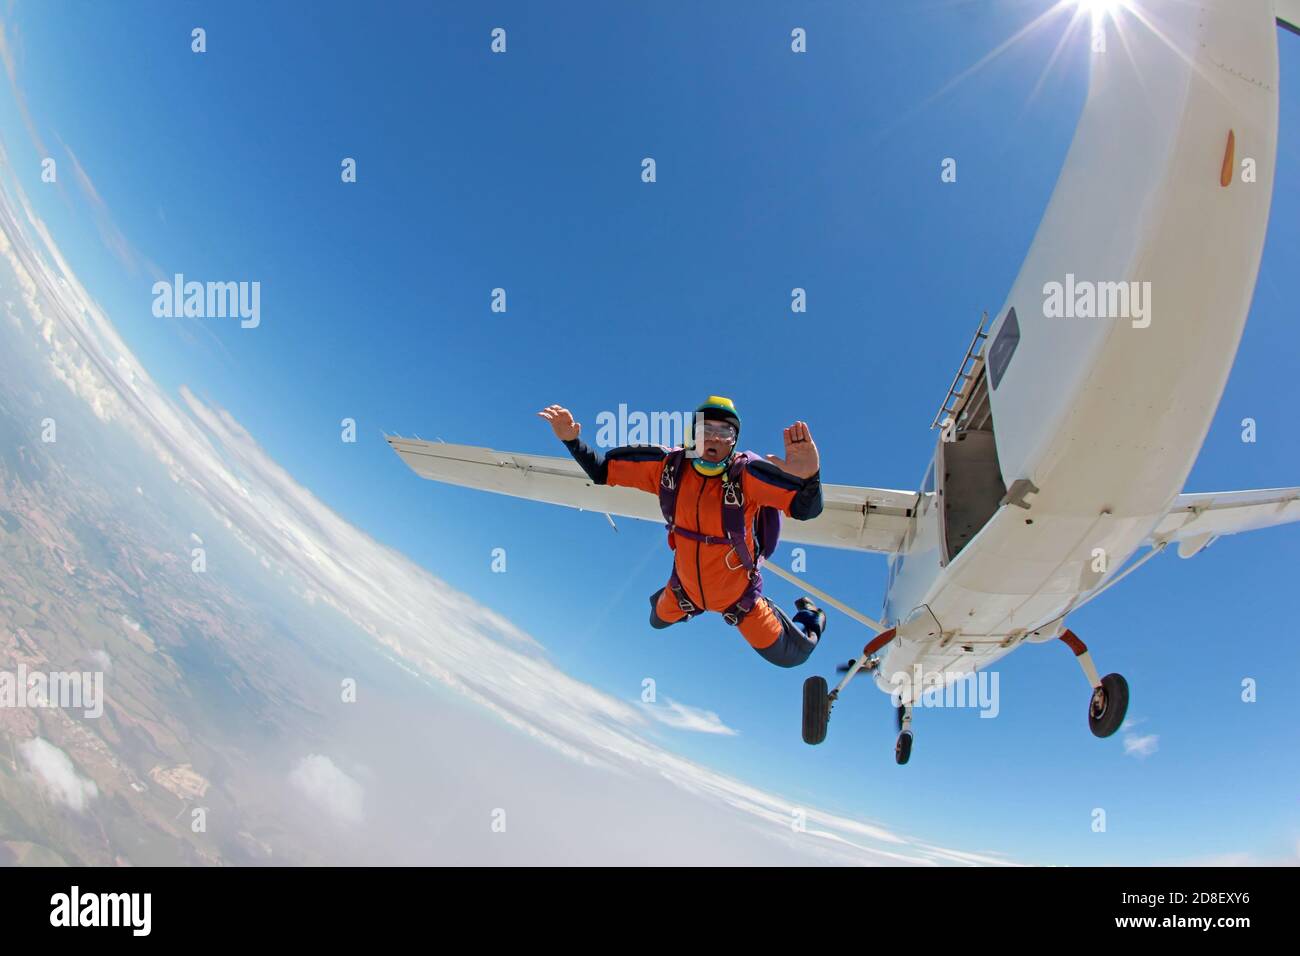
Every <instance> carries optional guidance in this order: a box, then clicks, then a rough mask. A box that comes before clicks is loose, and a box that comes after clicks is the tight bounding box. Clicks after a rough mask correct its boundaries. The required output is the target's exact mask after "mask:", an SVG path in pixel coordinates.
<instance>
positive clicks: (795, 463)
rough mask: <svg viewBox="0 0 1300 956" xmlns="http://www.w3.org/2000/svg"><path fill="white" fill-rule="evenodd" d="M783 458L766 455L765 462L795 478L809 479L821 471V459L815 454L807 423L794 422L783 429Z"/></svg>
mask: <svg viewBox="0 0 1300 956" xmlns="http://www.w3.org/2000/svg"><path fill="white" fill-rule="evenodd" d="M784 438H785V458H784V459H781V458H778V457H776V455H768V456H767V460H768V461H770V462H771V463H772V464H774V465H776V467H778V468H780V469H781V470H782V471H784V472H785V473H786V474H788V475H794V476H795V477H796V478H811V477H812V476H813V475H815V474H817V472H818V471H819V470H820V469H821V466H822V464H821V457H820V456H819V455H818V454H817V445H816V443H815V442H814V441H813V440H812V432H810V431H809V430H808V424H807V422H795V423H794V424H793V425H791V426H790V427H789V428H787V429H785V432H784Z"/></svg>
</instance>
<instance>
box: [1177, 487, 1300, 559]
mask: <svg viewBox="0 0 1300 956" xmlns="http://www.w3.org/2000/svg"><path fill="white" fill-rule="evenodd" d="M1293 521H1300V488H1265V489H1262V490H1259V491H1217V492H1208V493H1205V494H1193V495H1179V496H1178V497H1177V498H1176V499H1174V506H1173V507H1172V508H1170V509H1169V513H1168V514H1166V515H1165V516H1164V518H1163V519H1161V521H1160V523H1159V524H1158V525H1156V529H1155V530H1154V531H1153V532H1151V540H1152V542H1154V543H1160V542H1162V541H1164V542H1168V541H1177V542H1178V556H1179V557H1182V558H1190V557H1191V556H1192V555H1194V554H1196V553H1197V552H1198V551H1200V550H1202V549H1203V548H1206V547H1208V546H1209V545H1210V543H1211V542H1213V541H1214V539H1215V538H1217V537H1219V536H1220V535H1225V534H1236V533H1238V532H1239V531H1254V530H1255V529H1257V528H1271V527H1273V526H1274V525H1280V524H1290V523H1291V522H1293Z"/></svg>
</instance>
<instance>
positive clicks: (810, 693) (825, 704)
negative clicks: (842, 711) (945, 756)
mask: <svg viewBox="0 0 1300 956" xmlns="http://www.w3.org/2000/svg"><path fill="white" fill-rule="evenodd" d="M896 633H897V632H896V631H895V629H894V628H890V629H889V630H887V631H882V632H881V633H880V634H877V635H876V636H875V637H873V638H872V639H871V641H870V642H869V643H868V644H867V646H866V647H864V648H863V649H862V656H861V657H859V658H857V659H856V660H853V661H850V662H849V664H848V666H847V667H841V668H839V669H840V671H843V672H847V673H845V675H844V679H843V680H842V681H840V682H839V684H837V685H836V686H835V689H834V690H832V691H829V692H828V691H827V689H826V687H827V684H826V678H825V677H809V678H808V679H807V680H806V681H804V682H803V742H804V743H806V744H819V743H821V742H822V741H823V740H825V739H826V725H827V724H828V723H829V722H830V719H831V708H832V707H833V706H834V705H835V701H836V699H837V698H838V697H839V696H840V691H842V690H843V689H844V688H845V687H846V686H847V685H848V683H849V681H851V680H853V678H854V677H856V676H857V675H858V672H859V671H866V672H867V673H870V672H871V671H874V670H875V669H876V668H877V667H879V666H880V660H879V659H878V658H877V657H876V656H875V654H876V651H878V650H880V649H881V648H882V647H884V646H885V645H886V644H888V643H889V642H890V641H892V640H893V639H894V636H895V634H896ZM909 720H910V710H909ZM911 746H912V745H911V734H910V733H909V734H908V744H907V749H908V752H909V753H910V752H911ZM906 762H907V761H906V758H904V759H903V760H900V761H899V763H906Z"/></svg>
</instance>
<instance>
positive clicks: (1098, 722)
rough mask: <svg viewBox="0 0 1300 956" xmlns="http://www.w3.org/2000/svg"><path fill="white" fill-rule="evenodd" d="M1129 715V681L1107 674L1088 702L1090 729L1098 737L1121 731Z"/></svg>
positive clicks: (1117, 675)
mask: <svg viewBox="0 0 1300 956" xmlns="http://www.w3.org/2000/svg"><path fill="white" fill-rule="evenodd" d="M1126 713H1128V681H1126V680H1125V679H1124V678H1123V677H1121V676H1120V675H1119V674H1107V675H1106V676H1105V677H1103V678H1102V679H1101V686H1100V687H1098V688H1097V689H1096V690H1094V691H1093V692H1092V700H1091V701H1089V702H1088V729H1089V730H1091V731H1092V732H1093V733H1094V734H1095V735H1096V736H1098V737H1109V736H1110V735H1111V734H1113V733H1114V732H1115V731H1117V730H1119V728H1120V725H1121V724H1123V723H1124V715H1125V714H1126Z"/></svg>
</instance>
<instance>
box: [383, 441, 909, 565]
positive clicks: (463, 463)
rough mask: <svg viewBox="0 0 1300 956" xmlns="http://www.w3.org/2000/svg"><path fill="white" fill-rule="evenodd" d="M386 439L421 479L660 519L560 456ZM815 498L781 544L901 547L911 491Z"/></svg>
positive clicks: (852, 490) (648, 499) (843, 491)
mask: <svg viewBox="0 0 1300 956" xmlns="http://www.w3.org/2000/svg"><path fill="white" fill-rule="evenodd" d="M385 437H386V438H387V440H388V444H389V445H390V446H391V447H392V449H393V451H395V452H397V454H398V455H400V456H401V458H402V460H403V461H404V462H406V463H407V464H408V465H409V466H410V467H411V470H412V471H414V472H415V473H416V474H417V475H419V476H420V477H421V478H428V479H430V480H432V481H441V482H445V483H447V484H450V485H461V486H463V487H465V488H477V489H479V490H480V491H491V492H495V493H496V494H499V495H511V496H512V497H515V498H528V499H529V500H531V501H545V502H548V503H550V504H555V505H565V506H566V507H569V508H580V509H583V510H587V511H600V512H604V513H605V514H610V515H619V516H621V517H625V518H641V519H643V520H645V521H658V522H662V521H663V514H662V512H660V510H659V501H658V499H657V498H656V497H655V496H654V495H650V494H646V493H645V492H644V491H638V490H637V489H635V488H611V487H608V486H605V485H595V484H593V483H592V481H591V479H590V478H588V477H587V475H586V473H585V472H584V471H583V470H582V469H581V468H580V467H579V466H578V463H577V462H576V461H574V460H573V459H572V458H569V457H567V456H566V457H563V458H553V457H549V456H546V455H526V454H523V453H521V452H509V451H494V450H492V449H491V448H478V447H474V446H472V445H450V444H447V443H446V442H429V441H419V440H417V439H410V438H398V437H396V436H392V435H388V436H385ZM822 497H823V499H824V501H825V507H824V509H823V510H822V513H821V514H820V515H818V516H817V517H816V518H814V519H813V520H811V521H788V520H787V521H786V522H785V523H784V524H783V525H782V527H781V540H782V541H788V542H792V543H796V544H818V545H825V546H827V547H831V548H848V549H852V550H856V551H876V552H880V553H884V554H892V553H894V552H895V551H897V550H899V548H900V547H901V546H902V542H903V537H904V535H906V533H907V529H908V526H909V525H910V523H911V520H912V514H913V511H914V509H915V507H916V503H917V497H918V495H917V493H916V492H914V491H890V490H888V489H884V488H857V487H854V486H852V485H828V484H823V485H822Z"/></svg>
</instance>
